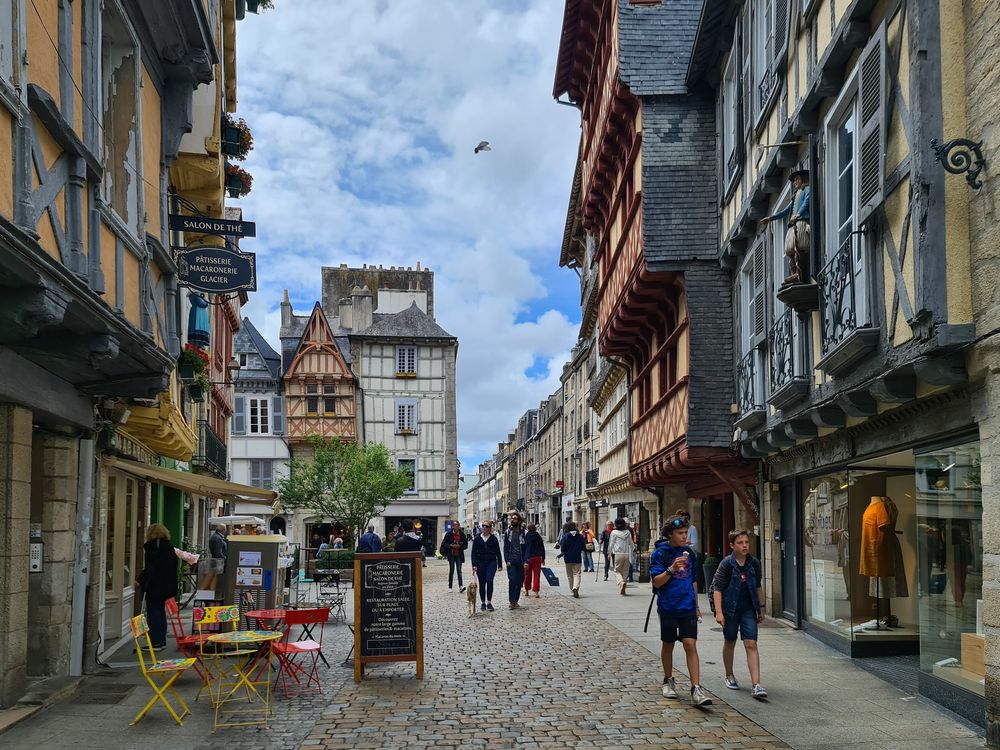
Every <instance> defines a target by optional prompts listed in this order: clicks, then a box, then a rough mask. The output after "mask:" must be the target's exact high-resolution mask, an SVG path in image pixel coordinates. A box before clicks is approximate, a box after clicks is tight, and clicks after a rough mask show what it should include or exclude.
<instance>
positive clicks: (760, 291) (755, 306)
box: [750, 242, 767, 343]
mask: <svg viewBox="0 0 1000 750" xmlns="http://www.w3.org/2000/svg"><path fill="white" fill-rule="evenodd" d="M764 259H765V252H764V243H763V242H760V243H758V244H757V247H755V248H754V250H753V300H752V301H751V303H750V308H751V312H752V315H753V317H752V320H751V325H752V326H753V329H752V330H753V339H754V342H755V343H759V342H760V341H761V339H762V338H763V337H764V336H765V334H766V333H767V296H766V294H765V292H766V289H765V287H766V284H765V281H766V279H767V273H766V269H765V264H764Z"/></svg>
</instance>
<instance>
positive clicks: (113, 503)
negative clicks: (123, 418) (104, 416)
mask: <svg viewBox="0 0 1000 750" xmlns="http://www.w3.org/2000/svg"><path fill="white" fill-rule="evenodd" d="M143 487H144V485H143V484H141V483H140V482H139V481H138V480H137V479H135V478H134V477H131V476H129V475H128V474H124V473H122V472H117V471H110V472H108V475H107V481H106V483H105V487H104V490H105V502H106V507H107V516H106V520H105V526H104V534H105V543H104V637H105V638H106V639H109V638H119V637H121V636H122V635H123V634H125V633H127V632H128V621H129V618H131V617H133V616H134V615H135V613H136V611H138V610H139V609H140V607H141V593H139V592H138V591H137V589H136V586H135V579H136V577H137V576H138V575H139V571H140V570H141V569H142V565H143V561H142V534H143V528H144V524H142V523H141V510H142V505H141V503H140V499H141V491H142V488H143Z"/></svg>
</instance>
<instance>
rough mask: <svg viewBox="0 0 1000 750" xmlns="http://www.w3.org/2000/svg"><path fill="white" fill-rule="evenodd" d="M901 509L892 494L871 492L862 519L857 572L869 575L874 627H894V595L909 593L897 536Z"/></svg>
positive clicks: (895, 622) (895, 619) (907, 594)
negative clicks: (873, 605) (859, 561)
mask: <svg viewBox="0 0 1000 750" xmlns="http://www.w3.org/2000/svg"><path fill="white" fill-rule="evenodd" d="M898 516H899V509H898V508H897V507H896V504H895V503H894V502H893V501H892V499H891V498H888V497H883V496H881V495H872V497H871V500H870V501H869V503H868V507H867V508H865V512H864V515H863V516H862V519H861V564H860V567H859V570H858V572H859V573H860V574H861V575H863V576H868V593H869V595H870V596H872V597H874V598H875V622H876V625H875V629H876V630H883V629H887V628H889V627H895V626H896V625H897V623H898V620H897V618H895V617H894V616H893V614H892V609H891V602H890V600H891V599H892V598H893V597H906V596H909V591H908V588H907V585H906V572H905V570H904V569H903V552H902V548H901V547H900V544H899V539H898V538H897V536H896V535H897V533H898V532H897V531H896V518H897V517H898Z"/></svg>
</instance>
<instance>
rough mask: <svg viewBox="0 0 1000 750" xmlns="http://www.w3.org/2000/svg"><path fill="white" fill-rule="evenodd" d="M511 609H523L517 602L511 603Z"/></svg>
mask: <svg viewBox="0 0 1000 750" xmlns="http://www.w3.org/2000/svg"><path fill="white" fill-rule="evenodd" d="M510 608H511V609H520V608H521V605H520V604H518V603H517V602H511V603H510Z"/></svg>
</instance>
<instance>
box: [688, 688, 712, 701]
mask: <svg viewBox="0 0 1000 750" xmlns="http://www.w3.org/2000/svg"><path fill="white" fill-rule="evenodd" d="M711 703H712V699H711V698H709V697H708V696H707V695H705V691H704V690H702V689H701V685H692V686H691V705H692V706H708V705H711Z"/></svg>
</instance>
